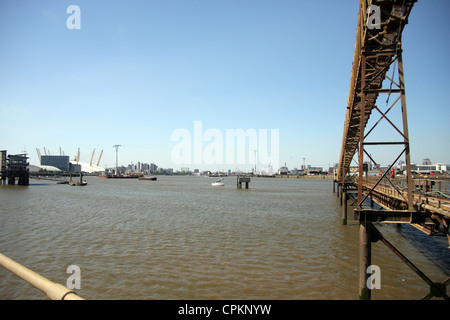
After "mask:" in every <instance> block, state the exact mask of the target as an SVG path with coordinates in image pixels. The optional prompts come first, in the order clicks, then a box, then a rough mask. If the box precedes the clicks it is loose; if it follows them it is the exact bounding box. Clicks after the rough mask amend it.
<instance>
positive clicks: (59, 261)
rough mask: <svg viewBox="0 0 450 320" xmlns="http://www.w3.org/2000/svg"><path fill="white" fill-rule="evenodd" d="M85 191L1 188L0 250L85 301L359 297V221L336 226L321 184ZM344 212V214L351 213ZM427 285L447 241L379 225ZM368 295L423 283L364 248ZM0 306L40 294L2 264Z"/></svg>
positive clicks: (230, 183)
mask: <svg viewBox="0 0 450 320" xmlns="http://www.w3.org/2000/svg"><path fill="white" fill-rule="evenodd" d="M86 180H87V181H88V185H87V186H85V187H71V186H68V185H57V184H56V183H55V182H50V181H37V180H31V183H32V184H31V185H30V186H29V187H17V186H16V187H10V186H2V187H0V252H2V253H3V254H5V255H6V256H8V257H10V258H12V259H14V260H16V261H17V262H19V263H21V264H23V265H25V266H27V267H28V268H30V269H32V270H33V271H35V272H37V273H39V274H41V275H42V276H44V277H47V278H48V279H50V280H52V281H55V282H58V283H61V284H63V285H65V284H66V280H67V278H68V277H69V276H70V274H68V273H67V267H68V266H69V265H77V266H79V267H80V270H81V289H79V290H76V291H77V293H78V294H79V295H80V296H82V297H84V298H87V299H357V298H358V226H357V225H356V224H355V223H350V224H349V225H347V226H342V225H341V207H340V206H339V202H338V199H337V197H336V195H335V194H333V192H332V182H331V181H330V180H325V179H269V178H252V181H251V183H250V189H249V190H237V189H236V181H235V178H233V177H229V178H226V179H225V184H226V185H225V187H212V186H211V182H212V181H214V180H213V179H208V178H202V177H175V176H159V177H158V181H138V180H106V179H99V178H97V177H86ZM349 216H351V213H350V215H349ZM378 228H379V229H380V230H381V232H382V233H383V234H384V235H385V236H386V237H387V238H388V239H389V240H390V241H391V242H392V243H393V244H394V245H395V246H397V247H398V248H399V249H400V250H401V251H402V252H403V253H404V254H405V255H406V256H407V257H409V258H410V259H411V260H412V261H413V262H414V263H415V264H416V265H417V266H418V267H419V268H420V269H421V270H422V271H424V272H425V273H426V274H427V276H429V277H430V278H431V279H432V280H433V281H439V282H441V281H444V280H445V279H446V278H447V277H449V276H450V257H449V249H447V240H446V239H445V238H429V237H426V236H425V235H423V234H422V233H420V232H419V231H417V230H415V229H414V228H411V227H409V226H404V227H403V228H402V229H400V230H399V229H396V228H395V226H393V225H384V226H379V227H378ZM372 263H373V264H376V265H378V266H380V268H381V289H380V290H373V293H372V298H373V299H420V298H422V297H424V296H425V295H426V294H427V293H428V292H429V290H428V287H427V285H426V284H425V283H424V282H423V281H422V280H421V279H420V278H419V277H418V276H417V275H416V274H415V273H413V272H412V271H410V269H409V268H408V267H407V266H406V265H405V264H404V263H403V262H402V261H400V259H399V258H397V257H396V256H395V255H394V254H393V253H392V252H390V251H389V250H388V249H387V248H386V247H385V246H384V245H383V244H381V243H375V244H374V245H373V258H372ZM0 299H46V297H45V294H43V293H41V292H40V291H38V290H37V289H35V288H33V287H31V286H30V285H29V284H27V283H26V282H24V281H23V280H21V279H19V278H17V277H16V276H15V275H13V274H11V273H10V272H9V271H7V270H5V269H4V268H1V267H0Z"/></svg>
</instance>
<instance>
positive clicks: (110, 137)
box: [0, 0, 450, 171]
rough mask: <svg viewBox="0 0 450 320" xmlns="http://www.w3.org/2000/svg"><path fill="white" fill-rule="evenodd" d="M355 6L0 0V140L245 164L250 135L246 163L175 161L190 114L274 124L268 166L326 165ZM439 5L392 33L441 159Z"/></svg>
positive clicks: (427, 6) (345, 82) (422, 152)
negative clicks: (272, 162)
mask: <svg viewBox="0 0 450 320" xmlns="http://www.w3.org/2000/svg"><path fill="white" fill-rule="evenodd" d="M71 5H75V6H77V7H78V8H79V12H78V16H77V12H76V11H73V10H68V9H69V7H70V6H71ZM71 8H72V9H73V7H71ZM436 8H439V10H436ZM358 11H359V1H357V0H352V1H340V2H339V3H338V4H337V3H336V1H332V0H322V1H312V0H311V1H298V0H286V1H283V2H275V1H269V0H262V1H261V0H260V1H256V0H250V1H234V0H230V1H206V0H205V1H195V2H193V1H179V0H174V1H170V2H157V1H145V2H144V1H139V2H138V1H116V2H114V4H111V2H109V1H104V0H99V1H85V0H84V1H66V0H63V1H47V0H43V1H31V0H28V1H27V0H25V1H20V2H18V1H12V0H6V1H2V2H1V3H0V39H2V40H1V41H2V45H1V46H0V114H1V115H2V120H3V121H2V124H1V125H0V149H4V150H8V153H9V154H18V153H21V152H23V151H25V150H26V152H27V153H28V155H29V157H30V163H31V164H38V163H39V160H38V155H37V152H36V148H39V149H40V150H41V152H42V151H43V148H44V147H45V148H46V149H47V150H48V149H50V150H51V153H52V154H59V148H60V147H61V148H62V150H63V151H64V153H65V154H66V155H69V156H70V157H71V159H72V158H73V157H74V156H76V155H77V152H78V148H80V150H81V154H80V159H81V161H84V162H87V163H89V162H90V160H91V156H92V151H93V150H94V149H96V155H95V159H98V155H99V152H100V151H101V150H104V151H103V155H102V160H101V163H100V166H103V167H109V168H111V167H114V166H115V163H116V152H115V148H113V146H114V145H116V144H120V145H121V147H120V149H119V164H120V165H127V164H129V163H131V162H137V161H141V162H146V163H152V162H153V163H155V164H157V165H158V166H159V167H162V168H173V169H174V170H180V169H181V168H182V167H190V168H192V169H194V168H196V166H198V169H200V170H212V171H215V170H235V168H239V169H240V170H246V171H249V170H251V169H252V168H254V166H255V163H254V161H252V159H251V153H252V150H249V149H248V148H249V147H247V149H246V151H247V153H248V154H249V156H248V157H247V159H246V163H244V164H240V163H236V164H228V163H226V159H227V158H226V157H227V154H224V155H223V158H224V159H225V160H224V164H215V163H213V164H207V163H203V164H201V165H197V164H196V163H195V161H194V159H193V160H192V164H189V165H187V164H177V163H175V162H174V159H173V157H172V155H173V150H174V148H176V146H177V144H178V143H179V142H178V141H174V140H173V139H172V135H173V133H174V132H175V131H176V130H178V129H180V128H181V129H185V130H187V132H189V133H190V134H191V135H192V137H193V136H194V124H195V122H196V121H201V122H202V125H203V128H204V131H203V132H206V130H208V129H214V130H216V131H214V132H216V133H220V134H222V135H223V137H224V139H225V135H226V131H227V130H238V129H242V130H244V131H247V130H256V132H259V131H258V130H260V129H261V130H267V132H268V134H269V135H270V132H271V130H278V133H279V151H278V153H279V154H278V162H279V166H284V165H285V164H286V166H287V167H289V168H295V167H297V168H300V167H301V166H302V165H303V158H305V159H306V160H305V161H306V165H308V164H309V165H311V166H320V167H323V168H328V167H329V166H333V164H335V163H337V162H338V161H339V155H340V149H341V143H342V134H343V126H344V119H345V111H346V106H347V97H348V90H349V83H350V77H351V67H352V61H353V51H354V43H355V39H356V26H357V14H358ZM449 11H450V2H448V1H447V2H442V1H439V0H429V1H418V2H417V3H416V4H415V5H414V8H413V10H412V13H411V15H410V17H409V23H408V25H407V26H406V27H405V31H404V33H403V50H404V52H403V61H404V68H405V84H406V100H407V108H408V123H409V136H410V140H411V145H410V146H411V161H412V162H414V163H417V164H419V163H421V162H422V161H423V159H425V158H430V159H431V161H432V162H433V163H450V146H449V142H448V137H449V136H450V126H449V125H448V123H447V122H448V119H450V109H449V107H448V99H447V96H446V93H447V92H448V91H449V89H450V88H449V85H450V83H449V81H448V79H447V74H448V73H449V71H450V70H449V68H450V66H449V64H448V63H447V52H448V50H449V41H448V26H447V20H448V19H447V18H448V12H449ZM379 103H380V104H383V103H384V101H379ZM216 137H217V135H216ZM213 142H214V140H211V141H206V140H205V142H204V144H203V149H202V152H208V150H206V151H205V149H207V147H208V146H210V144H211V143H213ZM191 147H192V150H194V146H193V145H192V146H191ZM215 150H219V149H217V148H216V149H215ZM223 150H224V151H226V148H225V146H223ZM210 154H211V155H215V154H214V153H210ZM376 160H377V161H378V162H380V163H381V164H382V165H384V164H387V163H390V162H391V160H392V159H391V157H390V156H389V152H386V154H383V155H382V156H381V158H377V159H376ZM256 167H257V170H261V169H263V168H262V166H261V165H259V164H257V166H256ZM278 169H279V168H273V170H274V171H275V170H278Z"/></svg>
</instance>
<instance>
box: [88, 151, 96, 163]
mask: <svg viewBox="0 0 450 320" xmlns="http://www.w3.org/2000/svg"><path fill="white" fill-rule="evenodd" d="M94 153H95V148H94V151H92V157H91V162H90V163H89V165H90V166H92V161H93V160H94Z"/></svg>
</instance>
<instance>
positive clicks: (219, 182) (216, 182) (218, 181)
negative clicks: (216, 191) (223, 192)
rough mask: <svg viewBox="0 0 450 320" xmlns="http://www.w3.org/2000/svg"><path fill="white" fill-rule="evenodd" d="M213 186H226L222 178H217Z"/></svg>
mask: <svg viewBox="0 0 450 320" xmlns="http://www.w3.org/2000/svg"><path fill="white" fill-rule="evenodd" d="M211 185H212V186H213V187H223V186H225V183H224V182H223V180H222V179H219V180H216V181H215V182H213V183H211Z"/></svg>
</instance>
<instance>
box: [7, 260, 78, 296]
mask: <svg viewBox="0 0 450 320" xmlns="http://www.w3.org/2000/svg"><path fill="white" fill-rule="evenodd" d="M0 265H2V266H3V267H4V268H5V269H7V270H9V271H11V272H12V273H14V274H15V275H16V276H18V277H20V278H22V279H23V280H25V281H26V282H28V283H29V284H31V285H33V286H34V287H36V288H37V289H39V290H41V291H42V292H44V293H45V294H46V295H47V297H48V298H49V299H51V300H84V299H83V298H81V297H80V296H78V295H77V294H76V292H74V291H72V290H70V289H68V288H66V287H65V286H63V285H61V284H59V283H55V282H52V281H50V280H48V279H46V278H44V277H42V276H41V275H39V274H37V273H36V272H34V271H32V270H30V269H28V268H26V267H24V266H23V265H21V264H19V263H17V262H16V261H14V260H12V259H10V258H8V257H7V256H5V255H3V254H1V253H0Z"/></svg>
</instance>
